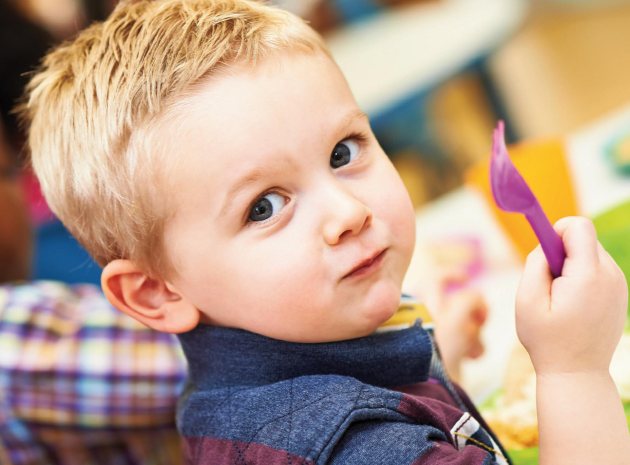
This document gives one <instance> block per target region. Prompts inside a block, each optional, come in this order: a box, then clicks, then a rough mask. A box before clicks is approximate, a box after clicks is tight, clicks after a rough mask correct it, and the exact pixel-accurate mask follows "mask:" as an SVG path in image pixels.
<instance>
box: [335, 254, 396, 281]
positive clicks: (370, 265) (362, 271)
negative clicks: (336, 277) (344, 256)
mask: <svg viewBox="0 0 630 465" xmlns="http://www.w3.org/2000/svg"><path fill="white" fill-rule="evenodd" d="M387 250H388V249H383V250H379V251H378V252H377V253H375V254H374V255H372V256H371V257H369V258H366V259H365V260H362V261H361V262H359V263H358V264H357V265H356V266H355V267H353V268H352V269H351V270H350V271H349V272H348V273H346V274H345V275H344V276H343V278H341V279H347V278H358V277H363V276H366V275H369V274H371V273H373V272H375V271H376V270H378V269H379V268H380V265H381V263H382V262H383V258H384V257H385V252H387Z"/></svg>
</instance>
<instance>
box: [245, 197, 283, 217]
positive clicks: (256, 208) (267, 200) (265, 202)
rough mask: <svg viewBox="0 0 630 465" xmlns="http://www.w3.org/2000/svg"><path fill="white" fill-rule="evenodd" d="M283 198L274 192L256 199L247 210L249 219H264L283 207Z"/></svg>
mask: <svg viewBox="0 0 630 465" xmlns="http://www.w3.org/2000/svg"><path fill="white" fill-rule="evenodd" d="M285 203H286V201H285V198H284V197H283V196H282V195H280V194H276V193H273V192H272V193H269V194H266V195H264V196H263V197H261V198H259V199H258V200H256V202H255V203H254V205H252V208H251V209H250V211H249V217H248V218H247V219H248V220H249V221H265V220H268V219H269V218H271V217H272V216H273V215H275V214H276V213H278V212H279V211H280V210H282V207H284V205H285Z"/></svg>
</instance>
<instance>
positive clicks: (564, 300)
mask: <svg viewBox="0 0 630 465" xmlns="http://www.w3.org/2000/svg"><path fill="white" fill-rule="evenodd" d="M555 228H556V230H557V231H558V232H559V233H560V234H561V236H562V240H563V242H564V246H565V249H566V253H567V258H566V260H565V263H564V267H563V270H562V275H561V276H559V277H558V278H556V279H555V280H553V279H552V277H551V274H550V272H549V268H548V266H547V262H546V261H545V257H544V255H543V253H542V250H541V248H540V246H539V247H537V248H536V249H535V250H534V251H533V252H532V253H530V255H529V256H528V258H527V262H526V264H525V270H524V272H523V277H522V279H521V283H520V286H519V290H518V293H517V296H516V328H517V333H518V336H519V339H520V340H521V342H522V343H523V345H524V346H525V348H526V349H527V351H528V352H529V354H530V357H531V359H532V362H533V364H534V368H535V369H536V372H537V373H538V374H539V375H540V374H545V373H576V372H580V373H587V372H606V373H607V372H608V367H609V364H610V360H611V357H612V354H613V352H614V350H615V347H616V346H617V344H618V342H619V338H620V337H621V334H622V332H623V327H624V324H625V319H626V311H627V301H628V290H627V286H626V282H625V279H624V276H623V273H622V272H621V270H620V269H619V267H618V266H617V265H616V263H615V262H614V261H613V259H612V258H611V257H610V256H609V255H608V253H607V252H606V251H605V250H604V249H603V247H602V246H601V245H600V244H599V243H598V242H597V237H596V233H595V228H594V226H593V224H592V222H591V221H590V220H588V219H585V218H578V217H573V218H564V219H562V220H560V221H559V222H558V223H557V224H556V226H555Z"/></svg>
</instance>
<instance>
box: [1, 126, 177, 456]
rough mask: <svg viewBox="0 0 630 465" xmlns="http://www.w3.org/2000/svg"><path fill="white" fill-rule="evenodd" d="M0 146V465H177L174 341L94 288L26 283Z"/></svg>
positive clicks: (11, 175) (22, 244) (22, 223)
mask: <svg viewBox="0 0 630 465" xmlns="http://www.w3.org/2000/svg"><path fill="white" fill-rule="evenodd" d="M9 153H10V150H9V149H8V144H7V143H6V140H5V138H4V137H2V138H0V463H1V464H2V465H178V464H181V463H183V459H182V455H181V451H180V441H179V437H178V434H177V432H176V429H175V402H176V398H177V396H178V395H179V393H180V390H181V387H182V385H183V380H184V377H185V374H186V366H185V362H184V359H183V357H182V355H181V352H180V348H179V345H178V343H177V341H176V340H175V338H174V337H172V336H171V335H167V334H162V333H157V332H154V331H152V330H149V329H148V328H146V327H144V326H142V325H140V324H139V323H137V322H135V321H134V320H132V319H130V318H129V317H126V316H125V315H123V314H122V313H121V312H118V311H116V310H114V309H113V308H112V307H111V306H110V305H109V303H108V302H107V301H106V300H105V298H104V297H103V295H102V293H101V290H100V288H98V287H97V286H94V285H90V284H83V285H74V286H71V285H67V284H64V283H61V282H53V281H27V280H26V279H27V277H28V276H29V263H30V254H31V233H30V227H29V220H28V215H27V211H26V203H25V201H24V198H23V195H22V189H21V186H20V183H19V170H18V168H17V165H16V162H15V159H14V157H13V156H11V155H9Z"/></svg>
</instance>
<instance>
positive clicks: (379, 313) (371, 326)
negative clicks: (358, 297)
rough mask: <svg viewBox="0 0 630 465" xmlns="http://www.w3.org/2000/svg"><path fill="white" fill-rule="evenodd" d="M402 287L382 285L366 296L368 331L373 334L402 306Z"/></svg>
mask: <svg viewBox="0 0 630 465" xmlns="http://www.w3.org/2000/svg"><path fill="white" fill-rule="evenodd" d="M400 292H401V291H400V287H398V286H393V285H391V286H385V285H384V286H382V287H381V288H379V289H373V290H372V292H369V293H368V294H367V295H366V296H365V301H364V305H365V308H364V309H363V311H364V312H365V318H366V325H367V326H366V331H367V334H371V333H373V332H374V331H376V330H377V329H378V328H379V326H381V325H382V324H383V323H385V322H386V321H387V320H389V319H390V318H391V317H392V316H393V315H394V313H396V311H397V310H398V307H399V306H400Z"/></svg>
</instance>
